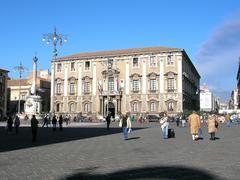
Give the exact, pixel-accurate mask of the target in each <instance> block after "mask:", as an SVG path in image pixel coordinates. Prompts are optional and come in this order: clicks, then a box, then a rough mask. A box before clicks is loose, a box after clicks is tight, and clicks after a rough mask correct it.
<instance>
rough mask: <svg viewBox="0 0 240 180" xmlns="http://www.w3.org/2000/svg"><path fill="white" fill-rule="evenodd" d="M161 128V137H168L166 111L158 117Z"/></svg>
mask: <svg viewBox="0 0 240 180" xmlns="http://www.w3.org/2000/svg"><path fill="white" fill-rule="evenodd" d="M160 124H161V129H162V136H163V139H168V126H169V122H168V116H167V114H166V113H164V114H163V117H162V118H161V119H160Z"/></svg>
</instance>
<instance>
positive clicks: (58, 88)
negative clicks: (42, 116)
mask: <svg viewBox="0 0 240 180" xmlns="http://www.w3.org/2000/svg"><path fill="white" fill-rule="evenodd" d="M61 93H62V84H61V83H57V86H56V94H61Z"/></svg>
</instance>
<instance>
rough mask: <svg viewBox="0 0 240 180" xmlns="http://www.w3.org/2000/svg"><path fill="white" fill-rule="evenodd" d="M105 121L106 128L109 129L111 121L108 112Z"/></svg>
mask: <svg viewBox="0 0 240 180" xmlns="http://www.w3.org/2000/svg"><path fill="white" fill-rule="evenodd" d="M106 121H107V130H109V126H110V122H111V113H109V114H108V115H107V117H106Z"/></svg>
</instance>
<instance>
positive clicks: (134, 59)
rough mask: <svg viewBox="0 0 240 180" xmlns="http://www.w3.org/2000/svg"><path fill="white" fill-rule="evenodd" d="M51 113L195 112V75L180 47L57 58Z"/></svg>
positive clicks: (197, 95) (52, 83) (197, 97)
mask: <svg viewBox="0 0 240 180" xmlns="http://www.w3.org/2000/svg"><path fill="white" fill-rule="evenodd" d="M51 69H52V76H51V78H52V79H51V112H54V113H56V114H58V113H66V114H70V115H71V116H76V115H77V114H79V113H81V114H83V115H89V114H95V115H101V116H106V114H107V113H108V112H111V115H112V116H115V115H116V114H119V113H126V112H130V113H132V114H138V113H147V114H159V112H162V111H166V112H168V114H176V113H179V112H183V111H186V110H199V93H198V90H199V81H200V75H199V73H198V72H197V70H196V68H195V67H194V65H193V64H192V62H191V60H190V59H189V57H188V55H187V53H186V52H185V50H184V49H181V48H169V47H161V46H156V47H145V48H131V49H121V50H112V51H99V52H87V53H79V54H74V55H69V56H65V57H59V58H56V59H54V60H53V61H52V64H51Z"/></svg>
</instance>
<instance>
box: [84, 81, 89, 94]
mask: <svg viewBox="0 0 240 180" xmlns="http://www.w3.org/2000/svg"><path fill="white" fill-rule="evenodd" d="M83 88H84V89H83V91H84V93H90V82H84V87H83Z"/></svg>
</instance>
